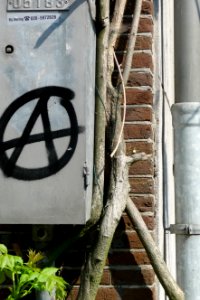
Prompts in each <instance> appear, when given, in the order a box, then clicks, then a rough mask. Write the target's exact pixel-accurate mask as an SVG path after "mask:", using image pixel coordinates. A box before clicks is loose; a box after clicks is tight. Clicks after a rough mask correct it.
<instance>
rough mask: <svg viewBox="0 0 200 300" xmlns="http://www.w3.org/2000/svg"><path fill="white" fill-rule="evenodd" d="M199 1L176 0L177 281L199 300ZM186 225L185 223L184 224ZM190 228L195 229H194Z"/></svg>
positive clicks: (190, 299)
mask: <svg viewBox="0 0 200 300" xmlns="http://www.w3.org/2000/svg"><path fill="white" fill-rule="evenodd" d="M199 7H200V0H189V1H188V0H174V14H175V19H174V20H175V100H176V104H174V105H173V107H172V118H173V126H174V176H175V211H176V212H175V214H176V224H175V227H174V228H175V230H174V232H175V233H176V257H177V281H178V283H179V284H180V286H181V287H182V289H183V290H184V292H185V299H186V300H200V284H199V281H200V275H199V274H200V273H199V266H200V231H199V229H200V103H199V102H200V80H199V66H200V9H199ZM180 224H182V225H180ZM190 228H196V229H195V230H190Z"/></svg>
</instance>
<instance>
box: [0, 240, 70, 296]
mask: <svg viewBox="0 0 200 300" xmlns="http://www.w3.org/2000/svg"><path fill="white" fill-rule="evenodd" d="M42 259H44V255H43V254H42V253H41V252H36V251H33V250H29V251H28V261H27V262H24V261H23V259H22V258H21V257H20V256H16V255H11V254H8V249H7V247H6V246H5V245H4V244H0V284H2V283H4V282H5V281H6V280H7V279H11V281H12V285H11V287H9V290H10V295H9V296H8V298H7V300H17V299H21V298H23V297H25V296H26V295H28V294H30V293H31V292H32V291H33V290H37V291H47V292H48V293H49V294H50V295H54V294H55V297H56V299H57V300H63V299H65V297H66V295H67V292H66V289H67V287H68V286H69V285H68V283H67V282H66V281H65V280H64V279H63V278H62V277H60V276H58V275H56V274H57V272H58V271H59V269H58V268H54V267H46V268H40V267H39V266H38V262H40V261H41V260H42Z"/></svg>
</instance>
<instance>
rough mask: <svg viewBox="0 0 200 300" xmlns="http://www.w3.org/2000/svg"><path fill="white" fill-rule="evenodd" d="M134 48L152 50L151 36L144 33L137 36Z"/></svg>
mask: <svg viewBox="0 0 200 300" xmlns="http://www.w3.org/2000/svg"><path fill="white" fill-rule="evenodd" d="M135 50H152V37H151V36H145V35H139V36H137V39H136V43H135Z"/></svg>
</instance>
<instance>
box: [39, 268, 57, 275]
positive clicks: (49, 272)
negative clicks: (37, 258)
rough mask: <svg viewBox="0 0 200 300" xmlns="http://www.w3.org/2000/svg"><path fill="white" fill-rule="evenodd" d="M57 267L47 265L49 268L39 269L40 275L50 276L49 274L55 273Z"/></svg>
mask: <svg viewBox="0 0 200 300" xmlns="http://www.w3.org/2000/svg"><path fill="white" fill-rule="evenodd" d="M58 270H59V269H58V268H54V267H49V268H44V269H43V270H42V271H41V275H45V276H51V275H55V274H56V272H58Z"/></svg>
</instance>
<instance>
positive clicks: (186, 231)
mask: <svg viewBox="0 0 200 300" xmlns="http://www.w3.org/2000/svg"><path fill="white" fill-rule="evenodd" d="M169 231H170V233H172V234H179V235H200V225H198V224H171V225H170V227H169Z"/></svg>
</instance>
